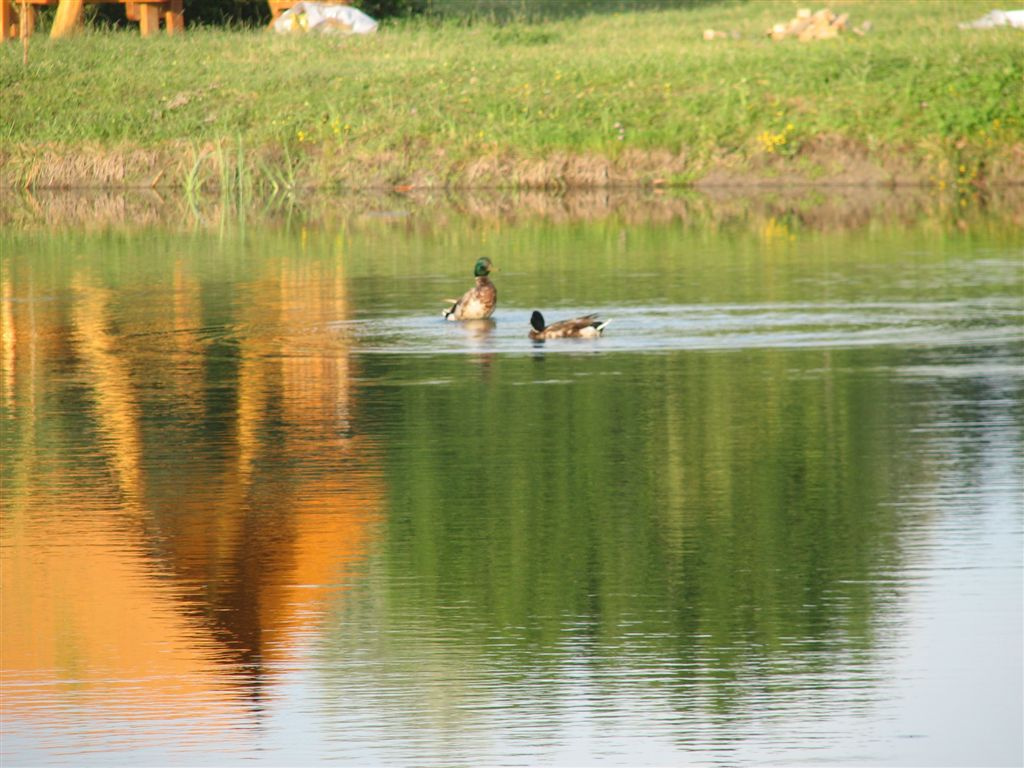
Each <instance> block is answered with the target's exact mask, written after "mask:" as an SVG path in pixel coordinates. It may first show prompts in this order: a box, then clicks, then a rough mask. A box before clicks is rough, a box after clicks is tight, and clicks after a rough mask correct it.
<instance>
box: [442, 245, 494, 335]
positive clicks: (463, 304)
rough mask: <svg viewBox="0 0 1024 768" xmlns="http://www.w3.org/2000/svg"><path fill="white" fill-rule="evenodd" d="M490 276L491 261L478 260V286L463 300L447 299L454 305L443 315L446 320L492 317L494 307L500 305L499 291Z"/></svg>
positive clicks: (463, 295)
mask: <svg viewBox="0 0 1024 768" xmlns="http://www.w3.org/2000/svg"><path fill="white" fill-rule="evenodd" d="M489 274H491V260H490V259H488V258H482V259H478V260H477V262H476V266H475V267H473V275H474V276H475V277H476V285H474V286H473V287H472V288H470V289H469V290H468V291H466V292H465V293H464V294H462V298H461V299H445V301H450V302H451V303H452V305H451V306H450V307H448V309H446V310H444V311H443V312H442V313H441V314H442V315H443V316H444V318H445V319H446V320H483V319H484V318H487V317H490V316H491V313H492V312H494V306H495V305H496V304H497V303H498V289H497V288H495V287H494V283H492V282H491V278H489V277H488V275H489Z"/></svg>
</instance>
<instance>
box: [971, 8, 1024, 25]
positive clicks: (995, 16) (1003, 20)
mask: <svg viewBox="0 0 1024 768" xmlns="http://www.w3.org/2000/svg"><path fill="white" fill-rule="evenodd" d="M992 27H1017V28H1018V29H1024V10H1021V11H989V12H988V13H986V14H985V15H984V16H982V17H981V18H980V19H977V20H975V21H969V22H967V23H965V24H961V25H960V29H992Z"/></svg>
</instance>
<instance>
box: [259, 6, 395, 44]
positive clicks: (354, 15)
mask: <svg viewBox="0 0 1024 768" xmlns="http://www.w3.org/2000/svg"><path fill="white" fill-rule="evenodd" d="M273 27H274V31H275V32H282V33H289V32H321V33H325V34H341V35H368V34H370V33H371V32H376V31H377V21H376V20H375V19H372V18H370V17H369V16H367V15H366V14H365V13H363V12H362V11H360V10H359V9H357V8H353V7H352V6H350V5H337V4H334V3H316V2H309V0H303V2H300V3H296V4H295V5H293V6H292V7H291V8H289V9H288V10H287V11H285V12H284V13H282V14H281V15H280V16H278V17H277V19H275V20H274V24H273Z"/></svg>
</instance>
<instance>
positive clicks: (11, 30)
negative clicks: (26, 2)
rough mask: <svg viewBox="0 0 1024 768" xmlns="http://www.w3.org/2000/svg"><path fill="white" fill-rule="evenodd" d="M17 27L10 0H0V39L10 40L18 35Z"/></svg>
mask: <svg viewBox="0 0 1024 768" xmlns="http://www.w3.org/2000/svg"><path fill="white" fill-rule="evenodd" d="M17 29H18V27H17V26H16V23H15V21H14V6H13V5H11V0H0V40H10V39H12V38H15V37H17V36H18V32H17Z"/></svg>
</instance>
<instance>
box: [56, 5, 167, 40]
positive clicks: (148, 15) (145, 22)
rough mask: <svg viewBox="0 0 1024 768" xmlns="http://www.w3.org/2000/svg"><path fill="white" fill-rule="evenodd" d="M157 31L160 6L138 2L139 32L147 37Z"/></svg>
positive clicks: (158, 29)
mask: <svg viewBox="0 0 1024 768" xmlns="http://www.w3.org/2000/svg"><path fill="white" fill-rule="evenodd" d="M61 2H63V0H61ZM159 31H160V6H159V5H156V4H154V3H139V33H140V34H141V35H142V36H143V37H149V36H150V35H152V34H154V33H156V32H159Z"/></svg>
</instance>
